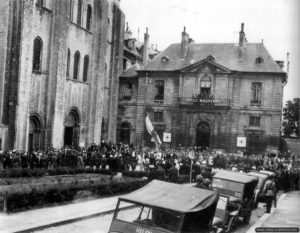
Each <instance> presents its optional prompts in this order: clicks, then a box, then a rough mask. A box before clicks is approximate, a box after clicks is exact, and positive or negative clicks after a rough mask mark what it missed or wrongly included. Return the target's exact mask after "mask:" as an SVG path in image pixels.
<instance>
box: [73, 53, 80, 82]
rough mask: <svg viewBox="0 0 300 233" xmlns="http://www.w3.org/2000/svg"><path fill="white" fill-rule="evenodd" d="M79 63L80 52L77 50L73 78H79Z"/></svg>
mask: <svg viewBox="0 0 300 233" xmlns="http://www.w3.org/2000/svg"><path fill="white" fill-rule="evenodd" d="M79 65H80V53H79V52H78V51H76V52H75V55H74V70H73V79H75V80H77V79H78V72H79Z"/></svg>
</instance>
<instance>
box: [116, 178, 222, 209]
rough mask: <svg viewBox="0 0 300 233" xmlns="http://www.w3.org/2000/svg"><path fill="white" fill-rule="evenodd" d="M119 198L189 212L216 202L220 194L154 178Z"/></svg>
mask: <svg viewBox="0 0 300 233" xmlns="http://www.w3.org/2000/svg"><path fill="white" fill-rule="evenodd" d="M119 199H120V200H125V201H130V202H134V203H141V204H143V205H147V206H154V207H159V208H163V209H168V210H173V211H177V212H180V213H189V212H197V211H200V210H203V209H205V208H207V207H209V206H211V205H213V204H216V203H217V202H218V199H219V195H218V193H217V192H215V191H211V190H206V189H200V188H195V187H189V186H185V185H180V184H174V183H169V182H164V181H159V180H153V181H152V182H151V183H149V184H147V185H146V186H144V187H143V188H141V189H138V190H137V191H134V192H132V193H130V194H128V195H126V196H123V197H121V198H119Z"/></svg>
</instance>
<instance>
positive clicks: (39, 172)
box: [0, 167, 112, 178]
mask: <svg viewBox="0 0 300 233" xmlns="http://www.w3.org/2000/svg"><path fill="white" fill-rule="evenodd" d="M82 173H97V174H104V175H111V173H112V172H111V170H105V169H96V170H94V169H93V168H87V169H85V168H70V167H59V168H51V169H44V168H35V169H30V168H13V169H5V170H2V171H0V178H25V177H29V178H30V177H36V178H38V177H42V176H46V175H49V176H57V175H74V174H82Z"/></svg>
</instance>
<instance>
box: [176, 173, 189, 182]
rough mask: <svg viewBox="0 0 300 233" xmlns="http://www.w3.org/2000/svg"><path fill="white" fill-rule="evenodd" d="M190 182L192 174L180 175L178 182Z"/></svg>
mask: <svg viewBox="0 0 300 233" xmlns="http://www.w3.org/2000/svg"><path fill="white" fill-rule="evenodd" d="M189 182H190V176H189V175H179V176H178V178H177V183H178V184H185V183H189Z"/></svg>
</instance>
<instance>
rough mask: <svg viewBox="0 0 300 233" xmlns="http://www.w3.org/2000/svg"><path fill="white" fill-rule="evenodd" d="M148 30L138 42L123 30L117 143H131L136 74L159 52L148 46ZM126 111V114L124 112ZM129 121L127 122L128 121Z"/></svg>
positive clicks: (128, 30)
mask: <svg viewBox="0 0 300 233" xmlns="http://www.w3.org/2000/svg"><path fill="white" fill-rule="evenodd" d="M149 37H150V36H149V34H148V29H146V32H145V33H144V41H143V43H142V42H140V41H139V40H138V39H136V38H134V37H133V36H132V32H131V31H130V29H129V27H128V25H127V27H126V30H125V39H124V54H123V70H124V72H123V73H122V75H121V76H120V81H119V82H120V85H119V87H120V88H119V105H118V119H117V141H119V142H123V143H132V142H134V138H133V135H134V134H132V133H131V132H133V131H134V125H135V122H134V119H135V115H136V96H137V91H138V90H137V87H138V78H137V77H138V73H137V70H139V69H140V68H141V67H142V66H143V65H146V64H148V62H149V61H151V60H152V59H154V58H155V57H156V56H157V55H158V54H159V53H160V51H158V50H157V47H154V45H153V44H152V45H151V46H150V41H149ZM125 109H126V112H127V113H126V114H124V110H125ZM128 120H129V121H128Z"/></svg>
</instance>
